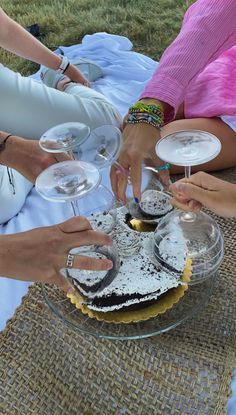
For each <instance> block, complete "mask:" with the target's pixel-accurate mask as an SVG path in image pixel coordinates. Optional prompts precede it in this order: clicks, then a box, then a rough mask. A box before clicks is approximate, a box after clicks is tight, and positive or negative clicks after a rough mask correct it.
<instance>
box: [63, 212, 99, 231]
mask: <svg viewBox="0 0 236 415" xmlns="http://www.w3.org/2000/svg"><path fill="white" fill-rule="evenodd" d="M57 226H58V227H59V229H60V230H61V231H62V232H64V233H73V232H82V231H86V230H89V229H92V227H91V225H90V222H89V221H88V219H86V218H85V217H84V216H76V217H73V218H71V219H68V220H67V221H65V222H62V223H60V224H59V225H57Z"/></svg>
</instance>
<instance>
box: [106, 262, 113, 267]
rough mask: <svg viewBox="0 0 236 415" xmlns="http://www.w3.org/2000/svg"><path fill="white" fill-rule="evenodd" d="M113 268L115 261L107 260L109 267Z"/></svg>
mask: <svg viewBox="0 0 236 415" xmlns="http://www.w3.org/2000/svg"><path fill="white" fill-rule="evenodd" d="M112 268H113V262H112V261H107V269H112Z"/></svg>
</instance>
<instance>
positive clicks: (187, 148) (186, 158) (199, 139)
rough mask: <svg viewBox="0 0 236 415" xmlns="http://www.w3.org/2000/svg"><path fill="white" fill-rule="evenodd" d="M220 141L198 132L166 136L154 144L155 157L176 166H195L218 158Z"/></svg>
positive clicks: (191, 131) (190, 131) (181, 132)
mask: <svg viewBox="0 0 236 415" xmlns="http://www.w3.org/2000/svg"><path fill="white" fill-rule="evenodd" d="M220 150H221V143H220V140H219V139H218V138H217V137H215V136H214V135H213V134H211V133H208V132H206V131H200V130H183V131H177V132H175V133H172V134H168V135H166V136H165V137H163V138H162V139H161V140H160V141H158V143H157V144H156V154H157V156H158V157H159V158H160V159H161V160H163V161H165V162H167V163H170V164H174V165H176V166H184V167H186V166H197V165H199V164H203V163H207V162H208V161H210V160H213V159H214V158H215V157H217V156H218V154H219V153H220Z"/></svg>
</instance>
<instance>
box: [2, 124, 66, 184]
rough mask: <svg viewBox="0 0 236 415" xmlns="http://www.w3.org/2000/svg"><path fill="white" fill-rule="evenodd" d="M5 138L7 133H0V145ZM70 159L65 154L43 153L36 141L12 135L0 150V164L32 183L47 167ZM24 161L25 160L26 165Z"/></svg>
mask: <svg viewBox="0 0 236 415" xmlns="http://www.w3.org/2000/svg"><path fill="white" fill-rule="evenodd" d="M7 136H8V133H5V132H3V131H1V132H0V145H1V142H3V141H4V139H5V137H7ZM70 159H71V157H70V156H69V155H67V154H66V153H47V152H45V151H43V150H42V149H41V148H40V146H39V142H38V140H25V139H24V138H21V137H17V136H13V135H11V136H10V137H9V138H8V139H7V141H6V143H5V147H4V148H3V149H2V150H1V149H0V163H1V164H3V165H5V166H8V167H11V168H13V169H15V170H17V171H19V173H21V174H22V175H23V176H25V177H26V178H27V179H28V180H30V181H31V182H32V183H34V182H35V180H36V178H37V176H38V175H39V174H40V173H41V172H42V171H43V170H45V169H46V168H47V167H49V166H51V165H52V164H55V163H57V162H60V161H66V160H70ZM25 160H27V163H26V162H25Z"/></svg>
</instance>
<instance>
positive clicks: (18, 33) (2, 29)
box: [0, 8, 88, 84]
mask: <svg viewBox="0 0 236 415" xmlns="http://www.w3.org/2000/svg"><path fill="white" fill-rule="evenodd" d="M0 47H2V48H3V49H6V50H8V51H9V52H12V53H14V54H15V55H17V56H21V57H22V58H25V59H28V60H30V61H33V62H36V63H38V64H40V65H43V66H46V67H47V68H51V69H54V70H57V69H58V68H59V66H60V63H61V58H60V56H58V55H55V53H53V52H52V51H51V50H50V49H48V48H47V47H46V46H44V45H43V44H42V43H41V42H39V41H38V40H37V39H35V38H34V37H33V36H32V35H31V34H30V33H29V32H27V30H25V29H24V28H23V27H22V26H20V25H19V24H18V23H16V22H15V21H14V20H13V19H11V18H10V17H9V16H7V14H6V13H4V11H3V10H2V9H1V8H0ZM65 75H67V76H68V77H69V78H70V79H72V80H73V81H75V82H78V83H81V84H88V80H87V79H86V78H85V77H84V76H83V74H82V73H81V72H80V71H79V69H78V68H76V66H74V65H69V67H68V69H67V70H66V71H65Z"/></svg>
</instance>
